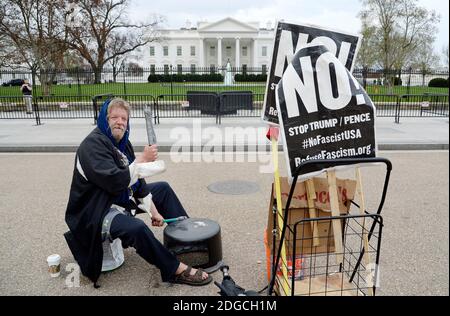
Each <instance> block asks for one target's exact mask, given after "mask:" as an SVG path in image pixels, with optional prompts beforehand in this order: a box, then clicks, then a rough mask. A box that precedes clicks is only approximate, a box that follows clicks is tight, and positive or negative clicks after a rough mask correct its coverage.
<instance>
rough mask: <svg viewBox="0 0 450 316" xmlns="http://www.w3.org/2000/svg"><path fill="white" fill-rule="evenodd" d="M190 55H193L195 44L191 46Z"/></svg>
mask: <svg viewBox="0 0 450 316" xmlns="http://www.w3.org/2000/svg"><path fill="white" fill-rule="evenodd" d="M191 56H195V46H191Z"/></svg>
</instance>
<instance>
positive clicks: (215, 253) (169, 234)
mask: <svg viewBox="0 0 450 316" xmlns="http://www.w3.org/2000/svg"><path fill="white" fill-rule="evenodd" d="M164 245H165V246H166V247H167V248H168V249H169V250H170V251H171V252H172V253H173V254H174V255H175V256H176V257H177V258H178V260H180V261H181V262H183V263H185V264H187V265H190V266H193V267H194V268H202V269H204V270H205V271H206V272H208V273H211V272H214V271H216V270H217V269H219V268H220V267H221V266H222V264H223V263H222V238H221V236H220V226H219V224H218V223H216V222H215V221H212V220H210V219H205V218H187V219H184V220H180V221H177V222H173V223H170V224H169V225H167V226H166V227H165V228H164Z"/></svg>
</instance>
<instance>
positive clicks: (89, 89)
mask: <svg viewBox="0 0 450 316" xmlns="http://www.w3.org/2000/svg"><path fill="white" fill-rule="evenodd" d="M237 90H239V91H244V90H249V91H252V92H253V94H261V95H263V94H264V93H265V83H262V82H259V83H241V84H239V85H236V86H223V85H221V83H217V82H216V83H210V82H207V83H203V82H195V83H173V84H172V85H171V84H170V83H163V84H161V83H126V84H124V83H102V84H82V85H54V86H52V88H51V92H50V93H51V95H55V96H58V95H59V96H62V95H65V96H77V95H86V96H94V95H98V94H106V93H113V94H116V95H123V94H145V95H153V96H155V97H156V96H158V95H162V94H186V92H187V91H213V92H222V91H237ZM367 92H368V93H369V94H396V95H402V94H424V93H431V94H448V93H449V89H448V88H428V87H420V86H414V87H410V88H409V89H408V87H403V86H394V87H392V88H389V87H386V86H368V87H367ZM21 95H22V94H21V92H20V87H0V96H21ZM34 95H43V91H42V89H41V87H40V86H37V87H35V88H34Z"/></svg>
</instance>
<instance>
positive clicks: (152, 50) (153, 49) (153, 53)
mask: <svg viewBox="0 0 450 316" xmlns="http://www.w3.org/2000/svg"><path fill="white" fill-rule="evenodd" d="M150 56H155V46H150Z"/></svg>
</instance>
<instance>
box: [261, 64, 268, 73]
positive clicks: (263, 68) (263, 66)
mask: <svg viewBox="0 0 450 316" xmlns="http://www.w3.org/2000/svg"><path fill="white" fill-rule="evenodd" d="M261 73H262V74H263V75H267V65H262V66H261Z"/></svg>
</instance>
